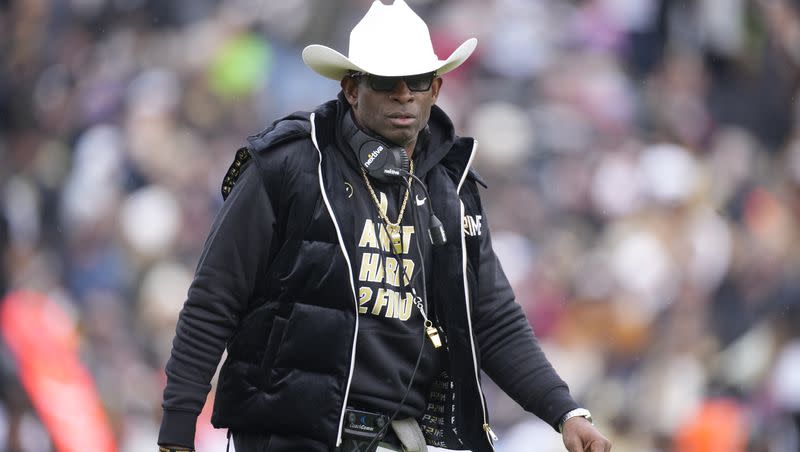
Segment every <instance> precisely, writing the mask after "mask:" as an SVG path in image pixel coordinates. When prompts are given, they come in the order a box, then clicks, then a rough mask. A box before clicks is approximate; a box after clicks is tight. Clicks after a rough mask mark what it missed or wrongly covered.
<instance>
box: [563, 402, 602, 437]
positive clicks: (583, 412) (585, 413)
mask: <svg viewBox="0 0 800 452" xmlns="http://www.w3.org/2000/svg"><path fill="white" fill-rule="evenodd" d="M578 416H580V417H583V418H586V420H588V421H589V422H591V423H592V424H594V422H593V421H592V413H590V412H589V410H587V409H586V408H575V409H574V410H570V411H567V414H565V415H564V416H563V417H562V418H561V420H560V421H559V422H558V433H561V430H562V429H563V428H564V423H565V422H567V421H568V420H570V419H572V418H574V417H578Z"/></svg>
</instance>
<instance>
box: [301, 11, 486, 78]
mask: <svg viewBox="0 0 800 452" xmlns="http://www.w3.org/2000/svg"><path fill="white" fill-rule="evenodd" d="M477 45H478V40H477V39H475V38H470V39H468V40H466V41H464V42H463V43H462V44H461V45H460V46H459V47H458V48H457V49H456V50H455V51H454V52H453V53H452V54H450V56H449V57H447V59H446V60H440V59H439V57H437V56H436V54H435V53H434V52H433V45H432V44H431V35H430V32H429V31H428V26H427V25H425V22H423V20H422V19H421V18H420V17H419V16H417V14H416V13H415V12H414V11H412V10H411V8H410V7H409V6H408V5H407V4H406V2H405V1H403V0H395V2H394V4H392V5H384V4H383V3H381V1H380V0H375V1H374V2H373V3H372V6H371V7H370V8H369V11H367V14H366V15H365V16H364V17H363V18H362V19H361V21H360V22H359V23H358V24H357V25H356V26H355V27H354V28H353V31H351V32H350V49H349V51H348V55H349V57H346V56H344V55H342V54H341V53H339V52H337V51H335V50H333V49H331V48H330V47H326V46H323V45H319V44H314V45H310V46H308V47H306V48H305V49H303V62H304V63H305V64H306V65H307V66H308V67H310V68H311V69H313V70H314V72H316V73H318V74H319V75H321V76H323V77H327V78H330V79H333V80H341V79H342V77H344V76H345V75H347V73H348V71H356V72H366V73H369V74H374V75H382V76H387V77H392V76H402V75H415V74H424V73H427V72H433V71H436V73H437V74H438V75H442V74H444V73H446V72H449V71H452V70H453V69H455V68H457V67H458V66H460V65H461V63H463V62H464V60H466V59H467V58H468V57H469V56H470V55H471V54H472V52H473V51H474V50H475V46H477Z"/></svg>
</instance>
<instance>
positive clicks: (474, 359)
mask: <svg viewBox="0 0 800 452" xmlns="http://www.w3.org/2000/svg"><path fill="white" fill-rule="evenodd" d="M477 149H478V140H474V139H473V142H472V152H471V153H470V156H469V161H468V162H467V166H466V168H464V174H462V175H461V180H460V181H459V183H458V190H457V192H458V194H459V195H461V187H462V186H463V185H464V181H465V180H466V179H467V175H468V174H469V168H470V166H472V160H473V159H474V158H475V151H476V150H477ZM459 204H460V205H461V218H460V220H461V223H460V224H461V225H462V229H461V274H462V275H463V278H464V303H466V305H467V330H468V331H469V345H470V350H471V351H472V367H473V369H474V370H475V387H476V388H478V400H480V402H481V412H482V413H483V431H484V432H485V433H486V440H487V441H488V443H489V447H491V448H492V450H495V449H494V444H492V441H497V435H495V433H494V430H492V426H491V425H489V420H488V417H487V415H486V401H485V399H484V398H483V390H482V389H481V379H480V369H479V368H478V357H477V355H476V354H475V337H474V335H473V334H472V315H471V314H470V311H469V282H468V281H467V238H466V235H465V234H464V230H463V224H464V202H463V201H461V200H460V199H459Z"/></svg>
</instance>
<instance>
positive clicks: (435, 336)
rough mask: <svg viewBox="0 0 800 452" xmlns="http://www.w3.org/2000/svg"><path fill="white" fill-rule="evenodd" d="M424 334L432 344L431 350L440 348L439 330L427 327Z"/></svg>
mask: <svg viewBox="0 0 800 452" xmlns="http://www.w3.org/2000/svg"><path fill="white" fill-rule="evenodd" d="M425 333H426V334H427V335H428V337H429V338H430V339H431V342H433V348H439V347H441V346H442V338H440V337H439V330H437V329H436V328H434V327H433V326H429V327H427V328H425Z"/></svg>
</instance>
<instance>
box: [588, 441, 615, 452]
mask: <svg viewBox="0 0 800 452" xmlns="http://www.w3.org/2000/svg"><path fill="white" fill-rule="evenodd" d="M589 451H590V452H611V441H609V440H607V439H605V438H603V439H602V440H598V441H592V444H591V445H590V446H589Z"/></svg>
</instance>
